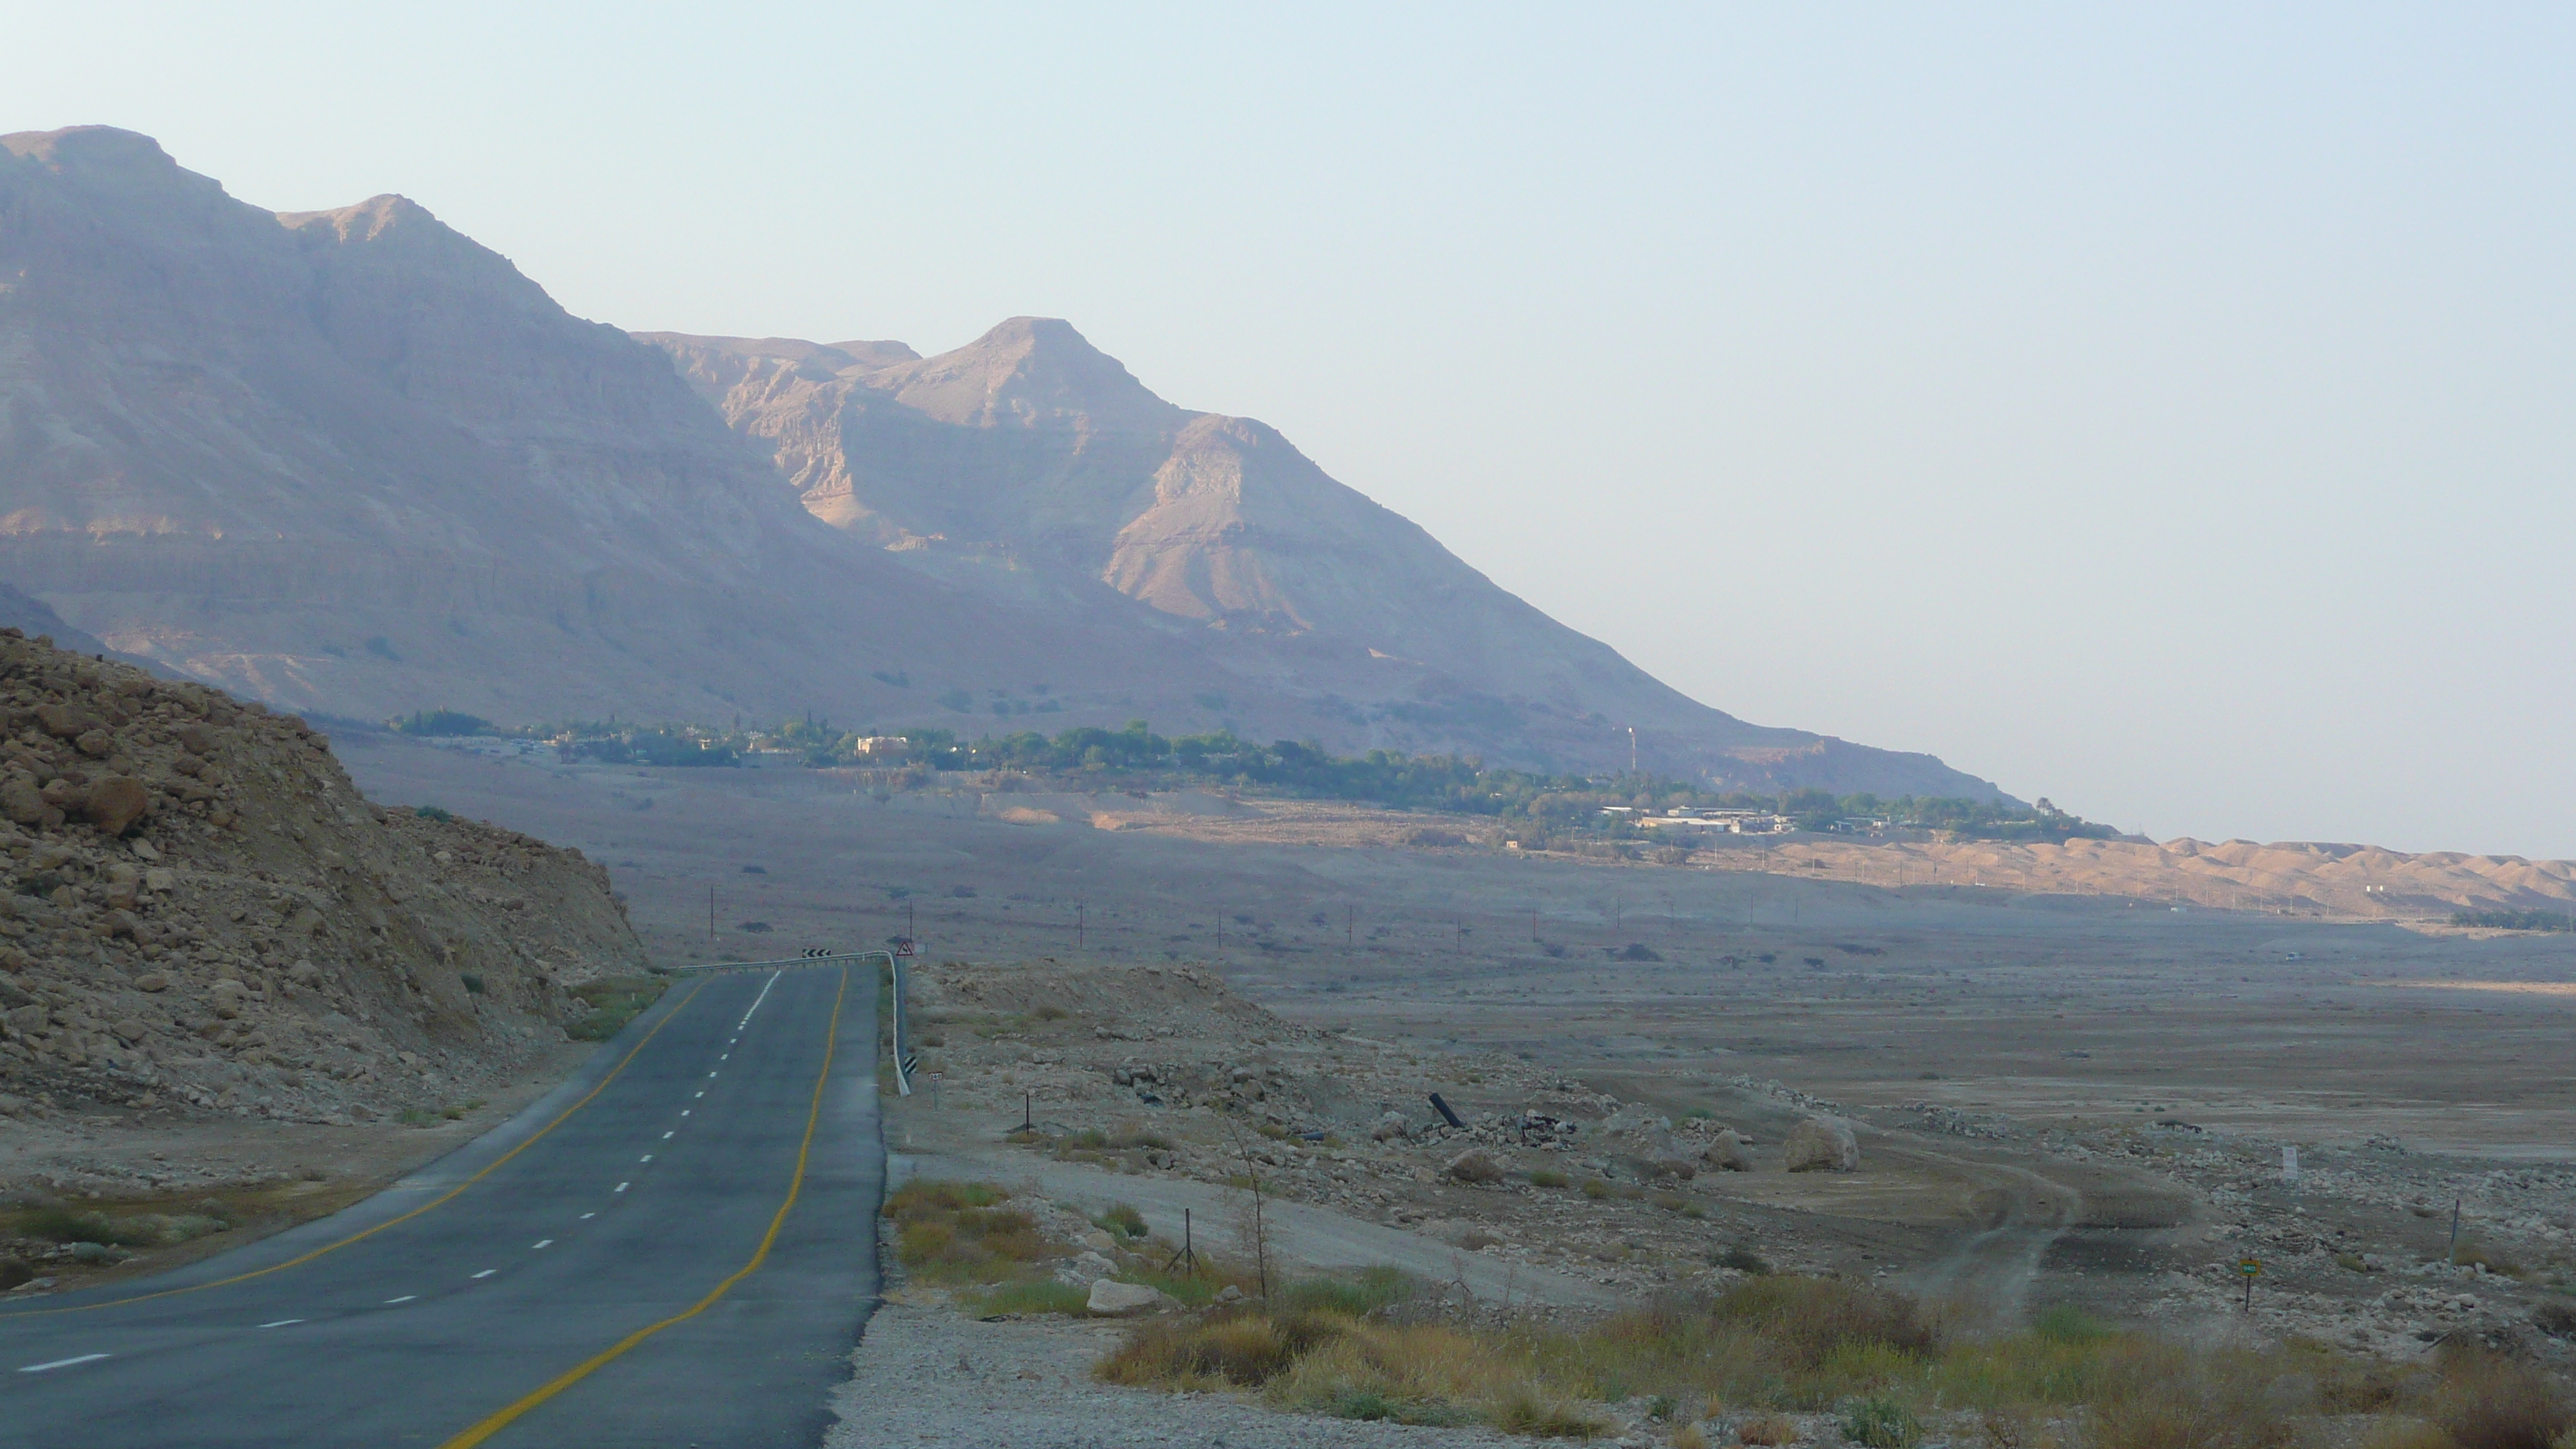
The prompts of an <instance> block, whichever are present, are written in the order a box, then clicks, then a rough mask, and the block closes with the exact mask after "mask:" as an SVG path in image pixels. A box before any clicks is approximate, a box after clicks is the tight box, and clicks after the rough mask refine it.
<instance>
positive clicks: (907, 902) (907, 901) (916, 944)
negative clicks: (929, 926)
mask: <svg viewBox="0 0 2576 1449" xmlns="http://www.w3.org/2000/svg"><path fill="white" fill-rule="evenodd" d="M903 938H904V939H905V940H907V941H910V942H912V943H913V944H912V949H914V950H915V951H918V950H920V949H921V938H920V937H919V936H916V935H914V934H913V932H912V898H911V897H910V896H906V897H904V901H903Z"/></svg>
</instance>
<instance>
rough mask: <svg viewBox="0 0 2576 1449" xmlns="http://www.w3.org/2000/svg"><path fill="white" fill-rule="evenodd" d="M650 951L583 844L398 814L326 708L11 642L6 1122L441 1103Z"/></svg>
mask: <svg viewBox="0 0 2576 1449" xmlns="http://www.w3.org/2000/svg"><path fill="white" fill-rule="evenodd" d="M643 964H644V961H643V950H642V947H641V945H640V943H639V942H638V941H637V940H636V938H635V936H634V933H633V932H632V931H631V930H630V929H629V928H628V926H627V924H626V920H625V915H624V910H623V908H622V907H621V906H620V905H619V904H618V903H617V901H616V900H615V899H614V897H613V896H612V895H611V893H610V890H609V883H608V877H607V873H606V872H605V871H604V870H603V869H601V868H600V867H599V866H598V865H596V864H593V863H592V862H590V861H587V860H585V859H583V858H582V856H581V854H580V853H579V852H578V851H569V850H558V849H555V848H553V847H550V846H547V845H545V844H543V843H541V842H538V841H535V840H530V839H528V838H526V837H524V836H520V835H516V834H513V833H511V832H508V831H504V830H499V829H495V828H493V827H490V826H486V825H480V824H475V823H471V822H466V821H459V820H451V819H447V818H445V817H444V816H443V814H441V813H439V812H430V813H429V814H427V815H424V814H422V813H420V812H418V811H414V810H389V809H385V808H381V807H378V806H374V805H371V804H369V803H368V802H367V801H366V800H365V799H364V798H362V797H361V796H360V795H359V793H358V791H357V789H356V788H355V787H354V786H353V785H351V783H350V781H349V777H348V775H347V774H346V773H345V772H344V771H343V770H342V769H341V768H340V765H339V763H338V762H337V761H336V760H334V759H333V758H332V756H331V751H330V742H329V740H328V739H327V738H326V737H324V736H323V735H320V734H317V733H315V732H314V731H313V730H312V729H310V728H308V727H307V726H306V725H305V723H304V722H303V721H302V720H299V719H296V718H293V717H291V716H285V715H277V714H272V713H270V712H268V711H267V710H266V709H264V708H263V707H261V706H260V705H258V704H256V703H244V702H240V701H236V700H234V699H232V698H230V697H229V696H227V695H225V694H223V693H221V692H220V691H217V690H213V689H209V688H205V687H203V686H200V685H196V684H188V683H171V682H167V681H163V680H158V679H155V678H153V677H151V676H150V675H147V674H145V673H143V672H142V671H140V670H136V669H132V668H128V667H126V666H123V665H120V664H111V663H102V662H99V661H97V660H94V659H90V658H84V657H82V656H80V655H76V654H70V653H66V652H64V651H62V650H58V649H56V648H54V647H52V644H51V641H50V640H46V639H41V638H40V639H33V640H30V639H27V638H25V637H23V636H22V635H21V634H20V632H19V631H18V630H16V629H0V1116H9V1117H22V1118H40V1117H45V1116H48V1115H51V1114H52V1113H53V1112H54V1110H55V1109H57V1108H59V1107H67V1106H78V1105H112V1106H124V1107H138V1108H152V1107H164V1108H171V1109H174V1110H178V1111H181V1112H183V1113H184V1112H187V1111H191V1110H198V1111H219V1112H226V1113H234V1114H241V1115H260V1116H266V1117H272V1118H282V1119H289V1120H298V1121H308V1122H341V1123H346V1122H351V1121H362V1120H367V1119H369V1118H371V1117H375V1116H380V1115H384V1114H388V1113H393V1112H398V1111H401V1110H404V1109H406V1108H435V1107H437V1106H439V1105H442V1104H445V1103H449V1102H454V1101H456V1100H458V1099H459V1098H462V1097H464V1096H466V1095H467V1089H468V1088H469V1087H470V1086H471V1085H472V1084H474V1083H475V1082H476V1081H478V1080H482V1079H485V1078H488V1077H489V1076H490V1075H491V1074H493V1073H495V1072H497V1071H500V1070H503V1069H505V1068H506V1067H507V1066H508V1065H509V1064H511V1063H512V1062H514V1061H517V1060H520V1059H523V1058H524V1057H525V1056H526V1055H527V1054H528V1053H530V1052H532V1051H533V1050H535V1049H536V1048H537V1047H539V1046H540V1045H543V1044H547V1043H550V1042H560V1041H561V1040H562V1036H561V1026H562V1023H563V1022H564V1021H565V1020H566V1019H568V1018H569V1017H570V1016H571V1015H572V1014H573V1013H574V1012H575V1011H576V1010H578V1009H579V1007H578V1004H577V1003H576V1002H575V1001H574V1000H573V999H572V998H571V997H570V996H569V994H568V991H569V988H571V987H573V986H576V985H579V984H581V983H582V982H585V981H588V980H592V979H596V978H598V977H600V976H602V975H612V974H619V973H624V972H630V971H634V970H637V969H640V968H641V967H642V965H643ZM0 1186H5V1184H0Z"/></svg>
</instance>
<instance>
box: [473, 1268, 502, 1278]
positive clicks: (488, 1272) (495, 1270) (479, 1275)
mask: <svg viewBox="0 0 2576 1449" xmlns="http://www.w3.org/2000/svg"><path fill="white" fill-rule="evenodd" d="M500 1271H501V1270H500V1269H498V1268H486V1269H484V1270H483V1271H482V1272H480V1273H477V1274H475V1275H474V1276H475V1277H477V1278H489V1277H491V1276H492V1275H493V1274H495V1273H498V1272H500Z"/></svg>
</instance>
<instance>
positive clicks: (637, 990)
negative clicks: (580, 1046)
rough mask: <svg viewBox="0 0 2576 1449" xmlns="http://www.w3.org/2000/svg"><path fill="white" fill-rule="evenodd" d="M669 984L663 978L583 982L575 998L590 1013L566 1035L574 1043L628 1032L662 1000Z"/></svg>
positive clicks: (634, 977) (565, 1030)
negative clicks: (629, 1024)
mask: <svg viewBox="0 0 2576 1449" xmlns="http://www.w3.org/2000/svg"><path fill="white" fill-rule="evenodd" d="M670 984H671V983H670V980H669V978H667V977H662V976H615V977H608V978H605V979H603V980H599V981H588V982H584V983H582V984H581V985H579V986H576V987H574V988H573V989H572V994H573V995H574V996H575V997H576V998H578V999H579V1000H580V1001H582V1002H583V1003H584V1004H585V1005H587V1006H588V1007H589V1008H590V1010H589V1011H587V1012H585V1013H584V1014H583V1015H582V1016H581V1017H580V1018H579V1019H578V1020H576V1021H574V1022H573V1023H572V1024H571V1025H570V1026H567V1027H565V1028H564V1035H566V1036H569V1037H571V1038H572V1039H573V1040H575V1041H606V1040H608V1039H609V1038H610V1037H612V1036H615V1035H617V1034H618V1033H619V1032H621V1031H624V1030H625V1029H626V1023H628V1022H630V1021H633V1020H634V1019H635V1018H636V1017H638V1016H640V1015H642V1014H643V1012H644V1008H646V1007H648V1006H651V1005H652V1004H653V1003H654V1002H656V1001H658V1000H660V999H661V996H662V993H663V991H665V990H666V989H668V988H669V986H670Z"/></svg>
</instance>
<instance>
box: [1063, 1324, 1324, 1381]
mask: <svg viewBox="0 0 2576 1449" xmlns="http://www.w3.org/2000/svg"><path fill="white" fill-rule="evenodd" d="M1347 1331H1348V1326H1347V1323H1346V1322H1345V1321H1344V1320H1342V1319H1339V1318H1336V1317H1333V1316H1330V1315H1326V1314H1321V1313H1314V1312H1292V1313H1284V1314H1272V1313H1265V1312H1259V1311H1253V1310H1246V1311H1240V1312H1232V1313H1220V1314H1217V1315H1215V1316H1213V1317H1209V1318H1203V1319H1200V1320H1198V1321H1196V1322H1164V1323H1149V1324H1146V1325H1145V1326H1143V1327H1142V1328H1139V1329H1137V1330H1136V1331H1135V1332H1134V1333H1131V1334H1129V1335H1128V1336H1127V1339H1126V1341H1125V1342H1123V1343H1121V1344H1119V1345H1118V1347H1117V1348H1115V1349H1113V1350H1112V1351H1111V1352H1110V1354H1109V1356H1108V1357H1107V1358H1105V1359H1102V1360H1101V1361H1100V1365H1099V1367H1098V1368H1097V1369H1096V1370H1095V1371H1094V1372H1095V1373H1096V1374H1097V1376H1098V1377H1099V1378H1101V1379H1102V1380H1104V1381H1105V1382H1108V1383H1113V1384H1133V1385H1138V1386H1144V1387H1153V1388H1213V1387H1220V1386H1231V1387H1234V1388H1242V1389H1257V1388H1261V1387H1263V1386H1264V1385H1266V1384H1268V1383H1269V1382H1270V1381H1271V1380H1273V1379H1276V1378H1278V1377H1280V1376H1281V1375H1282V1374H1285V1373H1287V1372H1288V1370H1289V1369H1290V1368H1292V1367H1294V1366H1295V1364H1296V1362H1297V1360H1298V1358H1299V1357H1300V1356H1301V1355H1303V1354H1305V1353H1307V1352H1309V1351H1311V1350H1312V1349H1314V1348H1315V1347H1317V1346H1318V1345H1320V1344H1323V1343H1326V1342H1329V1341H1331V1340H1333V1339H1335V1338H1339V1337H1340V1336H1341V1335H1342V1334H1344V1333H1345V1332H1347Z"/></svg>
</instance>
